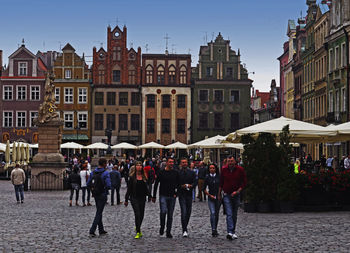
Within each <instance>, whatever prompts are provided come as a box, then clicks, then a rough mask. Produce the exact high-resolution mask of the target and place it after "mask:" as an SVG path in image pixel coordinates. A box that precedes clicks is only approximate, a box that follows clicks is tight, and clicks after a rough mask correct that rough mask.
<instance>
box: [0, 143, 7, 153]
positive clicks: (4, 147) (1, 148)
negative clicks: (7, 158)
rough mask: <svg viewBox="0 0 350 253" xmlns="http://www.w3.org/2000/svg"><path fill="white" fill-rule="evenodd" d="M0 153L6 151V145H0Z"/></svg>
mask: <svg viewBox="0 0 350 253" xmlns="http://www.w3.org/2000/svg"><path fill="white" fill-rule="evenodd" d="M0 151H2V152H5V151H6V144H4V143H0Z"/></svg>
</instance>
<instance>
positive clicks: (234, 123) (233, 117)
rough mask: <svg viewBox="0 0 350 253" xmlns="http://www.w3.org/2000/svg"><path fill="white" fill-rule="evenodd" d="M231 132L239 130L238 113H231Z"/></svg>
mask: <svg viewBox="0 0 350 253" xmlns="http://www.w3.org/2000/svg"><path fill="white" fill-rule="evenodd" d="M230 122H231V124H230V125H231V131H236V130H238V129H239V113H231V120H230Z"/></svg>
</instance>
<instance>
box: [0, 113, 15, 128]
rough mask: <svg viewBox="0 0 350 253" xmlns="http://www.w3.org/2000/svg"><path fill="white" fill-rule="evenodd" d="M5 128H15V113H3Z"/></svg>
mask: <svg viewBox="0 0 350 253" xmlns="http://www.w3.org/2000/svg"><path fill="white" fill-rule="evenodd" d="M2 126H3V127H13V112H3V122H2Z"/></svg>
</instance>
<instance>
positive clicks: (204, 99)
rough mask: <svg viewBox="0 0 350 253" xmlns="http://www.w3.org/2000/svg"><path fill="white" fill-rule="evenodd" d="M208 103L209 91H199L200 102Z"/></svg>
mask: <svg viewBox="0 0 350 253" xmlns="http://www.w3.org/2000/svg"><path fill="white" fill-rule="evenodd" d="M208 101H209V91H208V90H199V102H208Z"/></svg>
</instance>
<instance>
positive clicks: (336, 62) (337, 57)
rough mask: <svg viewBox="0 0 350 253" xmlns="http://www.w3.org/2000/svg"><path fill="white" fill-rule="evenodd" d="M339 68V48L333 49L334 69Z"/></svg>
mask: <svg viewBox="0 0 350 253" xmlns="http://www.w3.org/2000/svg"><path fill="white" fill-rule="evenodd" d="M339 66H340V51H339V47H336V48H335V66H334V68H335V69H337V68H339Z"/></svg>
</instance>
